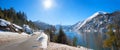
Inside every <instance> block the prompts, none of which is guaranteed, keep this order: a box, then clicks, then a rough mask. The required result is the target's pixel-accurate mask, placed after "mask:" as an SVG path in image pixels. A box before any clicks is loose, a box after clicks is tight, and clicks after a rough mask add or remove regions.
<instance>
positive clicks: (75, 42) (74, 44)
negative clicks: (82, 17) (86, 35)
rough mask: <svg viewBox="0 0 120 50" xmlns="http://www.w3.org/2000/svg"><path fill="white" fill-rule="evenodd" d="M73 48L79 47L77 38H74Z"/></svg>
mask: <svg viewBox="0 0 120 50" xmlns="http://www.w3.org/2000/svg"><path fill="white" fill-rule="evenodd" d="M73 46H77V37H74V39H73Z"/></svg>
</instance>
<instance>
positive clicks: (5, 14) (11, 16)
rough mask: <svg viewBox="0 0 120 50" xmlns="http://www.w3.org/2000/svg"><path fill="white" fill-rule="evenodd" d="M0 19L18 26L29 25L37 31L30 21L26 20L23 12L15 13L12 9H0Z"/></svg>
mask: <svg viewBox="0 0 120 50" xmlns="http://www.w3.org/2000/svg"><path fill="white" fill-rule="evenodd" d="M0 18H1V19H5V20H7V21H10V22H11V23H15V24H17V25H19V26H23V24H27V25H29V26H30V27H31V28H32V29H34V30H37V29H38V27H37V26H35V24H34V23H33V22H32V21H31V20H27V15H26V14H25V12H22V11H18V12H17V11H16V10H15V9H14V8H13V7H11V8H9V9H6V8H4V9H2V8H1V7H0Z"/></svg>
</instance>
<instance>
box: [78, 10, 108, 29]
mask: <svg viewBox="0 0 120 50" xmlns="http://www.w3.org/2000/svg"><path fill="white" fill-rule="evenodd" d="M106 13H107V12H103V11H98V12H96V13H94V14H93V15H92V16H90V17H89V18H87V19H86V20H85V21H84V22H83V23H82V24H81V25H80V26H79V27H78V28H81V27H82V26H83V25H85V24H86V23H87V22H89V21H91V20H92V19H93V18H95V17H97V15H99V14H106Z"/></svg>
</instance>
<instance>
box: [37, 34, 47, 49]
mask: <svg viewBox="0 0 120 50" xmlns="http://www.w3.org/2000/svg"><path fill="white" fill-rule="evenodd" d="M37 40H38V41H39V42H41V46H40V48H47V40H48V36H47V35H46V34H45V33H44V32H41V34H40V36H39V37H38V38H37Z"/></svg>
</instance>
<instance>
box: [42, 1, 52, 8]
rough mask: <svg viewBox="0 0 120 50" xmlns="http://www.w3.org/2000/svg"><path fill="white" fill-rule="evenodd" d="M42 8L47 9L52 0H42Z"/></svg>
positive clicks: (50, 5)
mask: <svg viewBox="0 0 120 50" xmlns="http://www.w3.org/2000/svg"><path fill="white" fill-rule="evenodd" d="M43 5H44V8H45V9H49V8H51V7H52V0H44V2H43Z"/></svg>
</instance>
